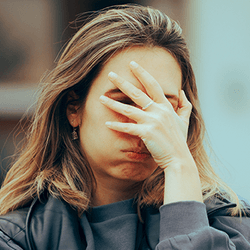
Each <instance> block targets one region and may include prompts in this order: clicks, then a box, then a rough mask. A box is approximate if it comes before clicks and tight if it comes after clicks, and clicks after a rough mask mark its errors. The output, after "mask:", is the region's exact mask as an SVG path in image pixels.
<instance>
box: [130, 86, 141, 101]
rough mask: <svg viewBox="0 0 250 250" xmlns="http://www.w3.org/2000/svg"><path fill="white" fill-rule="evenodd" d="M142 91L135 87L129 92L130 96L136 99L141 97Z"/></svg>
mask: <svg viewBox="0 0 250 250" xmlns="http://www.w3.org/2000/svg"><path fill="white" fill-rule="evenodd" d="M141 94H142V91H141V90H140V89H137V88H136V89H135V90H134V91H133V92H132V93H131V97H132V98H133V99H138V98H140V97H141Z"/></svg>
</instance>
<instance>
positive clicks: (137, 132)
mask: <svg viewBox="0 0 250 250" xmlns="http://www.w3.org/2000/svg"><path fill="white" fill-rule="evenodd" d="M105 125H106V126H107V127H108V128H110V129H112V130H115V131H118V132H122V133H126V134H130V135H134V136H138V137H141V131H143V125H141V124H135V123H122V122H106V123H105Z"/></svg>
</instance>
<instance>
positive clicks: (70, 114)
mask: <svg viewBox="0 0 250 250" xmlns="http://www.w3.org/2000/svg"><path fill="white" fill-rule="evenodd" d="M78 100H79V96H78V95H76V93H75V92H74V91H70V92H69V94H68V100H67V103H68V105H67V109H66V115H67V118H68V121H69V123H70V125H71V126H72V127H74V128H75V127H78V126H79V125H80V123H81V119H80V118H81V116H80V111H81V109H80V104H79V101H78Z"/></svg>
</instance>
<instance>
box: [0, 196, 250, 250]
mask: <svg viewBox="0 0 250 250" xmlns="http://www.w3.org/2000/svg"><path fill="white" fill-rule="evenodd" d="M234 206H235V204H232V203H230V202H228V201H227V200H225V199H223V198H221V199H218V198H215V197H214V198H213V199H211V200H210V201H207V202H206V204H203V203H200V202H195V201H190V202H177V203H172V204H168V205H164V206H162V207H161V208H160V209H159V210H158V209H155V208H153V207H144V208H143V209H142V210H141V214H142V218H143V221H144V222H143V223H141V222H140V221H139V219H138V215H137V209H136V204H133V200H126V201H121V202H117V203H113V204H109V205H105V206H100V207H95V208H92V209H89V210H88V211H86V212H85V213H84V214H83V216H82V217H81V218H79V217H78V216H77V213H76V211H75V210H74V209H72V207H70V206H69V205H68V204H67V203H65V202H63V201H61V200H58V199H55V198H52V197H49V198H47V197H46V196H44V198H43V200H42V202H39V201H38V200H37V199H36V200H34V201H33V203H32V204H30V205H29V206H27V207H25V208H23V209H19V210H18V211H14V212H12V213H9V214H7V215H4V216H0V249H3V250H7V249H8V250H10V249H18V250H20V249H28V250H31V249H37V250H45V249H62V250H64V249H65V250H66V249H70V250H76V249H86V250H94V249H97V250H105V249H111V250H113V249H118V250H123V249H124V250H125V249H126V250H134V249H143V250H146V249H158V250H160V249H164V250H166V249H180V250H193V249H195V250H197V249H198V250H208V249H209V250H210V249H214V250H219V249H220V250H226V249H227V250H231V249H234V250H235V249H237V250H239V249H241V250H247V249H250V218H249V217H248V216H250V210H249V209H247V210H246V216H245V217H242V218H239V217H232V216H230V215H229V214H228V208H230V207H234Z"/></svg>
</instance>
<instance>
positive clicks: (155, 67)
mask: <svg viewBox="0 0 250 250" xmlns="http://www.w3.org/2000/svg"><path fill="white" fill-rule="evenodd" d="M131 61H135V62H137V63H139V64H140V65H141V66H142V67H143V68H144V69H145V70H146V71H148V72H149V73H150V74H151V75H152V76H153V77H154V78H155V79H156V80H157V82H158V83H159V84H160V85H161V87H162V89H163V92H164V93H165V94H171V95H177V96H178V91H179V90H180V89H181V82H182V74H181V69H180V66H179V64H178V63H177V61H176V60H175V58H174V57H173V56H172V55H171V54H170V53H169V52H167V51H166V50H165V49H163V48H159V47H152V48H151V47H139V46H137V47H132V48H128V49H124V50H122V51H120V52H117V53H116V54H115V55H114V56H112V57H111V59H109V61H108V62H107V63H106V64H105V65H104V67H103V69H102V70H101V72H100V73H99V75H98V76H97V78H96V79H95V80H94V82H93V84H92V87H91V89H95V90H97V92H105V91H108V90H109V89H112V88H115V86H114V84H113V83H111V82H110V81H109V80H108V73H109V72H110V71H113V72H115V73H117V74H118V75H119V76H121V77H123V78H124V79H125V80H127V81H129V82H131V83H132V84H134V85H135V86H136V87H138V88H140V89H142V90H143V91H145V90H144V88H143V86H142V85H141V83H140V82H139V81H138V80H137V79H136V78H135V76H134V75H133V73H132V72H131V70H130V68H129V63H130V62H131ZM101 94H102V93H101Z"/></svg>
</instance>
